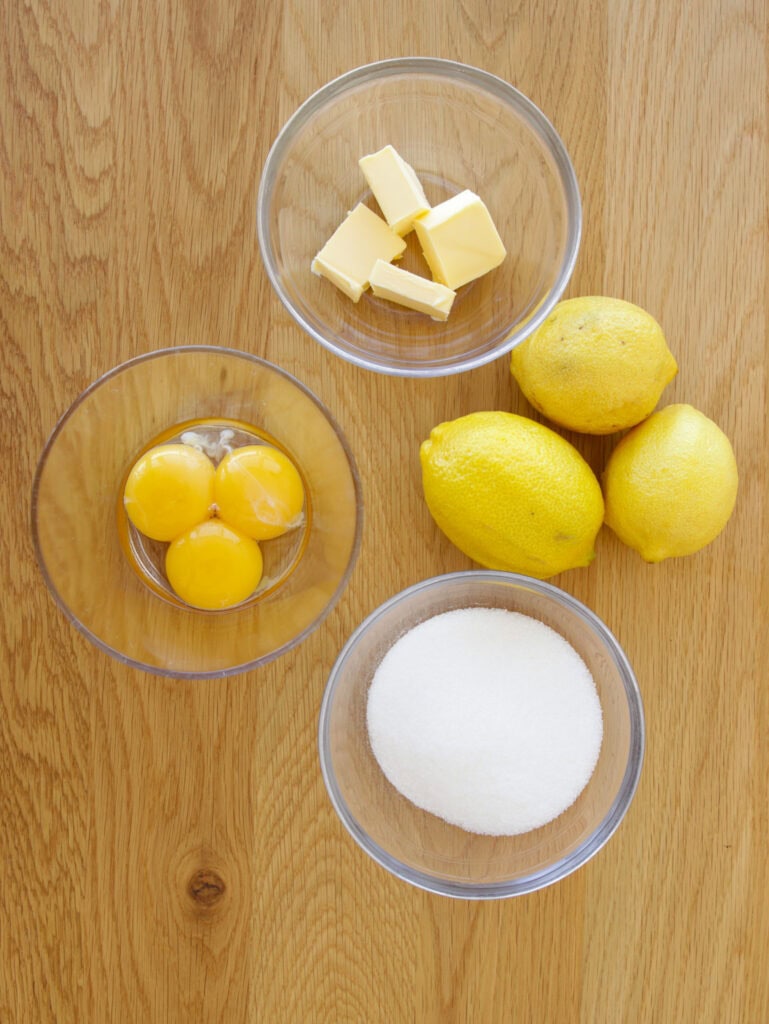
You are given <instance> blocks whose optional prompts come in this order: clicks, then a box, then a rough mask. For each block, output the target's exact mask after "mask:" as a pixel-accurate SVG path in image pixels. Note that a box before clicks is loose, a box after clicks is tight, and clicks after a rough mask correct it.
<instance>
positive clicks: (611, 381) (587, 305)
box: [510, 295, 678, 434]
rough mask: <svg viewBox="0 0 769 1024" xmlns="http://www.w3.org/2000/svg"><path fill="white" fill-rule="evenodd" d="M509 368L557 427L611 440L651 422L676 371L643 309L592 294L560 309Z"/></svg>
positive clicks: (661, 336)
mask: <svg viewBox="0 0 769 1024" xmlns="http://www.w3.org/2000/svg"><path fill="white" fill-rule="evenodd" d="M510 369H511V371H512V374H513V377H514V378H515V379H516V380H517V381H518V385H519V387H520V389H521V391H522V392H523V393H524V395H525V396H526V398H527V399H528V400H529V402H531V404H532V405H533V406H534V408H535V409H538V410H539V411H540V412H541V413H543V414H544V415H545V416H547V417H548V419H551V420H553V422H554V423H558V424H559V425H560V426H562V427H567V428H568V429H569V430H578V431H581V432H582V433H585V434H611V433H614V431H617V430H625V429H626V428H627V427H632V426H635V424H636V423H640V422H641V420H643V419H645V418H646V417H647V416H648V415H649V413H650V412H651V411H652V410H653V409H654V407H655V406H656V404H657V402H658V401H659V399H660V395H661V394H662V392H663V390H664V388H665V386H666V385H667V384H669V383H670V381H671V380H672V379H673V377H675V375H676V373H677V372H678V365H677V363H676V361H675V359H674V358H673V356H672V354H671V352H670V349H669V348H668V346H667V342H666V341H665V336H664V334H663V333H662V328H661V327H660V325H659V324H658V323H657V321H656V320H655V319H654V318H653V317H652V316H650V315H649V314H648V313H647V312H646V311H645V310H643V309H640V308H639V307H638V306H634V305H633V304H632V303H630V302H624V301H623V300H622V299H612V298H606V297H604V296H594V295H588V296H584V297H582V298H577V299H567V300H566V301H565V302H560V303H559V304H558V305H557V306H556V307H555V309H554V310H553V312H552V313H551V314H550V316H549V317H548V318H547V320H545V322H544V323H543V324H542V325H541V327H539V328H538V329H537V330H536V331H535V332H534V333H533V334H532V335H531V337H530V338H527V339H526V341H524V342H522V343H521V344H520V345H518V346H517V347H516V348H514V349H513V353H512V357H511V364H510Z"/></svg>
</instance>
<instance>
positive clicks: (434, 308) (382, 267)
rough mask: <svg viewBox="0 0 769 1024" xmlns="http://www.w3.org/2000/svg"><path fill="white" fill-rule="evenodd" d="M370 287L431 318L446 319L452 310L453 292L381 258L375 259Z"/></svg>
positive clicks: (382, 296)
mask: <svg viewBox="0 0 769 1024" xmlns="http://www.w3.org/2000/svg"><path fill="white" fill-rule="evenodd" d="M371 290H372V292H373V293H374V295H376V296H378V297H379V298H381V299H389V300H390V301H391V302H397V303H398V304H399V305H401V306H406V307H407V308H408V309H414V310H416V311H417V312H419V313H427V314H428V316H431V317H432V318H433V320H445V319H446V318H447V317H448V315H449V313H450V312H451V306H452V303H453V302H454V298H455V296H456V292H454V291H452V290H451V288H447V287H446V286H445V285H443V284H438V283H437V282H436V281H428V280H427V278H426V277H419V275H418V274H410V273H409V272H408V270H401V269H400V267H394V266H392V264H390V263H385V262H384V260H377V261H376V263H375V264H374V269H373V271H372V272H371Z"/></svg>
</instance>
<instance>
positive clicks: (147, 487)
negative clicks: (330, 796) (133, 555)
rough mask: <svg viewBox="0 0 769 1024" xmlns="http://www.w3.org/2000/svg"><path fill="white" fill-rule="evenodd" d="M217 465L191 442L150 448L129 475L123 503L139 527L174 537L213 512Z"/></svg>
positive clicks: (155, 537)
mask: <svg viewBox="0 0 769 1024" xmlns="http://www.w3.org/2000/svg"><path fill="white" fill-rule="evenodd" d="M214 475H215V470H214V465H213V463H212V462H211V460H210V459H209V458H208V456H207V455H204V454H203V452H201V451H198V449H197V448H191V447H190V446H189V445H187V444H160V445H157V446H156V447H155V448H150V450H149V451H148V452H145V453H144V455H142V456H141V458H140V459H139V460H138V461H137V462H136V464H135V465H134V467H133V468H132V470H131V472H130V473H129V475H128V480H127V481H126V485H125V492H124V495H123V502H124V505H125V510H126V515H127V516H128V518H129V519H130V520H131V522H132V523H133V524H134V526H135V527H136V529H137V530H139V531H140V532H141V533H143V534H144V535H145V536H147V537H151V538H152V540H173V539H174V537H178V536H179V534H180V533H183V532H184V531H185V530H188V529H189V528H190V527H191V526H194V525H195V523H199V522H201V520H203V519H207V518H208V517H209V516H210V515H211V514H212V511H213V502H214Z"/></svg>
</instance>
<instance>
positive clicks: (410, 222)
mask: <svg viewBox="0 0 769 1024" xmlns="http://www.w3.org/2000/svg"><path fill="white" fill-rule="evenodd" d="M358 164H359V166H360V169H361V170H362V171H363V174H364V177H365V178H366V181H367V182H368V184H369V188H370V189H371V191H372V192H373V193H374V198H375V199H376V201H377V202H378V203H379V206H380V208H381V210H382V213H383V214H384V215H385V220H386V221H387V223H388V224H389V225H390V227H391V228H392V229H393V231H395V232H396V234H399V235H407V234H408V233H409V231H411V229H412V228H413V226H414V218H415V217H418V216H419V215H420V214H422V213H426V212H427V211H428V210H429V209H430V204H429V203H428V201H427V199H426V197H425V194H424V191H423V189H422V185H421V184H420V181H419V178H418V177H417V176H416V174H415V173H414V169H413V167H410V166H409V164H407V163H406V161H405V160H404V159H403V157H401V156H400V154H399V153H397V152H396V151H395V150H394V149H393V147H392V146H385V147H384V149H380V150H379V152H378V153H371V154H369V156H363V157H361V158H360V160H359V161H358Z"/></svg>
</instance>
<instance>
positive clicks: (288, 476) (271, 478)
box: [214, 444, 304, 540]
mask: <svg viewBox="0 0 769 1024" xmlns="http://www.w3.org/2000/svg"><path fill="white" fill-rule="evenodd" d="M214 500H215V501H216V508H217V512H218V514H219V516H220V517H221V518H222V519H224V520H225V521H226V522H228V523H230V524H231V525H232V526H234V527H236V529H238V530H241V531H242V532H243V533H245V534H247V536H249V537H253V538H255V539H256V540H269V539H271V538H272V537H280V535H281V534H283V533H286V531H287V530H290V529H292V528H293V527H295V526H297V525H298V524H299V522H300V517H301V513H302V508H303V507H304V487H303V486H302V478H301V477H300V476H299V473H298V471H297V469H296V466H294V464H293V462H292V461H291V460H290V459H289V458H288V457H287V456H286V455H284V454H283V452H281V451H278V449H277V448H271V447H270V446H269V445H264V444H253V445H245V446H244V447H243V448H236V449H235V450H234V451H232V452H230V453H229V454H228V455H225V457H224V458H223V459H222V461H221V462H220V463H219V466H218V468H217V470H216V481H215V485H214Z"/></svg>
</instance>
